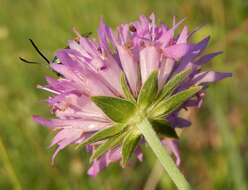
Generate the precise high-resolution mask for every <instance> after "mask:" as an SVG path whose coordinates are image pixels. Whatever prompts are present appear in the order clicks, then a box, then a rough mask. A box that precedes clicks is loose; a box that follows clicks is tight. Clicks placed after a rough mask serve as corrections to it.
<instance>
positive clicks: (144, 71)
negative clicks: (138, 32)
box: [140, 46, 161, 84]
mask: <svg viewBox="0 0 248 190" xmlns="http://www.w3.org/2000/svg"><path fill="white" fill-rule="evenodd" d="M160 57H161V54H160V53H159V51H158V50H157V49H156V48H155V47H154V46H149V47H146V48H144V49H142V50H141V51H140V72H141V79H142V84H143V83H144V82H145V81H146V79H147V78H148V76H149V75H150V74H151V73H152V71H155V70H157V69H158V66H159V61H160Z"/></svg>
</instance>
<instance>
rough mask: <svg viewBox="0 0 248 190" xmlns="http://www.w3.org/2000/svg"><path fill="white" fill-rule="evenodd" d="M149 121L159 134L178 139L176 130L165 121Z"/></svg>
mask: <svg viewBox="0 0 248 190" xmlns="http://www.w3.org/2000/svg"><path fill="white" fill-rule="evenodd" d="M149 121H150V123H151V125H152V127H153V128H154V130H155V131H156V132H157V133H158V134H162V135H164V136H166V137H171V138H176V139H177V138H178V136H177V133H176V130H175V129H174V128H173V127H171V125H170V124H169V123H168V122H166V121H165V120H164V119H150V120H149Z"/></svg>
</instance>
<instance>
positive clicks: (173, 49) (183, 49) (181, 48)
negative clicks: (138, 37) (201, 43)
mask: <svg viewBox="0 0 248 190" xmlns="http://www.w3.org/2000/svg"><path fill="white" fill-rule="evenodd" d="M190 47H191V46H190V45H189V44H176V45H172V46H169V47H167V48H165V49H164V55H165V56H167V57H169V58H172V59H175V60H179V59H180V58H182V57H183V56H184V55H186V54H187V53H188V51H189V50H190Z"/></svg>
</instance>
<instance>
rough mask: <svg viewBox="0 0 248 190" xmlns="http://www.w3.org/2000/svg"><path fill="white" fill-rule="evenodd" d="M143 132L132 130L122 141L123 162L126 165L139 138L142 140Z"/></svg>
mask: <svg viewBox="0 0 248 190" xmlns="http://www.w3.org/2000/svg"><path fill="white" fill-rule="evenodd" d="M140 137H141V134H140V132H139V131H130V132H129V133H128V134H127V135H126V136H125V138H124V140H123V143H122V149H121V153H122V161H121V164H122V166H123V167H124V166H125V165H126V164H127V162H128V160H129V158H130V157H131V155H132V153H133V152H134V150H135V148H136V146H137V144H138V142H139V140H140Z"/></svg>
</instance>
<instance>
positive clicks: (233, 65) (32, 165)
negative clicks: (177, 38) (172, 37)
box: [0, 0, 248, 190]
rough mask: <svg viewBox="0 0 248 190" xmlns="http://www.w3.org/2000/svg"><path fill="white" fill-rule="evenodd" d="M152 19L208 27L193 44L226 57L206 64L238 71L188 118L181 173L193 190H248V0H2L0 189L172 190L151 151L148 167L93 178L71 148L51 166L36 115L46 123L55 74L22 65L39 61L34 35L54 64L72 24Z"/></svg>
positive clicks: (46, 137)
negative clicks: (42, 87)
mask: <svg viewBox="0 0 248 190" xmlns="http://www.w3.org/2000/svg"><path fill="white" fill-rule="evenodd" d="M151 12H154V13H155V14H156V15H157V16H158V17H159V18H160V19H161V20H163V21H166V22H167V23H170V24H171V23H172V16H173V15H175V16H176V17H177V18H178V19H181V18H184V17H186V18H187V19H186V23H187V24H188V25H190V27H191V29H193V28H194V27H197V26H199V25H204V27H203V28H202V29H201V30H200V31H199V32H197V33H196V35H195V37H194V38H193V40H194V41H197V40H199V39H201V38H202V37H204V36H206V35H207V34H210V35H211V36H212V40H211V43H210V48H209V49H208V51H209V52H210V51H215V50H224V54H223V55H221V56H219V57H218V58H215V59H214V61H213V63H212V64H210V65H209V66H208V67H211V69H215V70H224V71H231V72H233V74H234V76H233V78H232V79H227V80H225V81H222V82H221V83H219V84H218V85H214V86H212V87H211V88H210V90H209V94H208V96H207V98H206V100H207V101H206V102H205V104H204V105H203V108H202V109H201V110H200V111H198V110H191V111H188V112H185V113H184V115H185V116H186V117H190V118H191V120H192V122H193V125H192V127H191V128H189V129H187V130H185V131H184V132H183V133H182V135H181V150H182V165H181V166H180V168H181V170H182V171H183V172H184V174H185V175H186V177H187V178H188V179H189V181H190V182H191V184H192V185H193V186H194V187H195V189H199V190H205V189H206V190H209V189H226V190H228V189H230V190H233V189H235V190H236V189H237V190H241V189H242V190H243V189H246V188H248V187H247V181H246V179H247V178H248V128H247V126H248V119H247V118H248V101H247V97H248V53H247V52H248V1H246V0H207V1H205V0H187V1H182V0H174V1H165V0H148V1H145V0H125V1H123V0H105V1H101V0H75V1H67V0H26V1H23V0H0V189H6V190H8V189H18V190H20V189H23V190H29V189H30V190H31V189H32V190H36V189H37V190H39V189H40V190H44V189H53V190H56V189H59V190H63V189H75V190H76V189H103V190H112V189H113V190H114V189H120V190H121V189H123V190H124V189H130V190H131V189H134V190H138V189H146V190H152V189H155V187H156V189H175V187H174V186H173V185H172V184H171V182H170V180H169V179H168V178H167V176H166V175H164V174H162V175H161V167H160V166H159V165H156V164H155V163H156V161H155V158H154V156H153V154H152V153H151V152H150V150H149V149H148V148H147V151H146V155H145V160H144V162H143V163H142V164H140V163H138V162H135V161H133V162H132V164H131V166H129V167H127V168H126V169H125V170H123V169H121V168H120V166H119V165H118V164H113V165H111V167H109V168H107V169H106V170H104V171H103V172H102V173H101V174H100V175H99V176H98V177H96V178H90V177H88V176H87V175H86V171H87V168H88V167H89V163H88V161H87V160H88V158H86V157H87V155H86V154H85V153H84V151H83V150H80V151H79V150H75V149H74V147H70V148H67V149H66V150H64V151H63V152H62V153H60V154H59V156H58V157H57V159H56V163H55V165H54V166H52V165H51V164H50V157H51V155H52V150H51V149H50V150H48V148H47V147H48V145H49V142H50V140H51V137H52V135H51V134H49V133H48V129H46V128H43V127H41V126H38V125H36V124H35V123H34V122H33V121H32V119H31V116H32V114H40V115H45V116H46V115H47V116H49V113H48V109H47V107H46V105H45V104H44V103H43V102H42V99H45V98H46V97H47V95H48V94H45V93H44V92H43V91H39V90H38V89H36V85H37V84H40V83H44V82H45V81H44V75H53V74H52V73H51V72H50V71H49V70H48V69H47V67H46V66H45V63H44V64H43V66H41V65H32V66H31V65H25V64H22V63H21V62H20V61H19V60H18V57H19V56H23V57H27V58H31V59H34V60H37V61H40V62H43V60H42V59H40V57H38V56H37V54H36V53H35V51H34V50H33V49H32V47H31V46H30V44H29V42H28V38H32V39H33V40H35V41H36V42H37V44H39V47H40V48H41V49H43V51H44V53H45V54H46V55H47V56H48V57H49V58H52V57H53V53H54V51H55V50H56V49H58V48H61V47H64V46H66V43H67V40H68V39H71V38H73V37H74V35H73V33H72V28H73V27H76V28H77V29H79V30H80V31H81V32H82V33H84V32H89V31H92V32H93V35H95V34H96V33H95V31H96V27H97V25H98V22H99V18H100V17H101V16H103V17H104V19H105V20H106V22H107V23H108V24H110V25H111V26H113V27H114V26H116V25H117V24H119V23H122V22H129V21H132V20H134V19H136V18H137V17H138V15H140V14H146V15H149V14H150V13H151ZM206 69H207V68H206ZM152 168H153V169H152Z"/></svg>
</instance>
